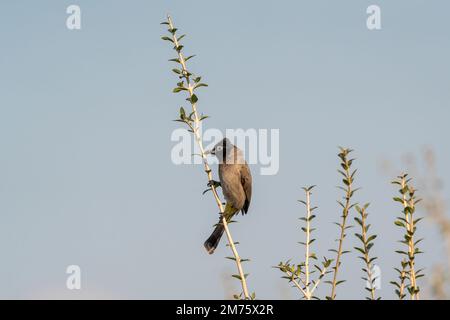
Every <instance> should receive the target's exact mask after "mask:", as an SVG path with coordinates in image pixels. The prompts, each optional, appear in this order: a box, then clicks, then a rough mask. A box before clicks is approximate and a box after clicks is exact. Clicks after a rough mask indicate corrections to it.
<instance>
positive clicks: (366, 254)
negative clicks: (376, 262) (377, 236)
mask: <svg viewBox="0 0 450 320" xmlns="http://www.w3.org/2000/svg"><path fill="white" fill-rule="evenodd" d="M361 210H362V211H361V222H362V223H361V229H362V232H361V235H362V240H363V241H362V242H363V243H364V261H365V263H366V270H367V281H369V284H370V298H371V299H372V300H375V288H374V286H373V280H374V279H373V276H372V263H371V262H370V257H369V248H368V242H367V225H366V218H367V214H366V210H365V209H364V208H362V209H361Z"/></svg>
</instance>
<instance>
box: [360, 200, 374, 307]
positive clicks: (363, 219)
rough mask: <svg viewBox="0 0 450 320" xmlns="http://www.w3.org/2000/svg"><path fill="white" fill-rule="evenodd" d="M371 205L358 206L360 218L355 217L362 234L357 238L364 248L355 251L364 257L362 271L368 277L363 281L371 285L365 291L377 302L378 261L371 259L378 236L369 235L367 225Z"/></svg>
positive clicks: (368, 225)
mask: <svg viewBox="0 0 450 320" xmlns="http://www.w3.org/2000/svg"><path fill="white" fill-rule="evenodd" d="M368 207H369V204H368V203H367V204H365V205H364V206H363V207H362V208H361V207H359V206H356V207H355V208H356V211H357V212H358V213H359V217H355V221H356V222H357V223H358V225H359V226H360V227H361V233H355V236H356V237H357V238H358V239H359V240H360V241H361V243H362V247H355V250H357V251H359V252H360V253H361V254H362V256H360V257H359V258H361V259H362V260H363V261H364V264H365V266H364V268H363V269H362V270H363V271H364V272H365V273H366V276H367V278H366V277H363V278H362V279H363V280H364V281H366V282H368V283H369V287H366V288H365V289H366V290H367V291H369V292H370V297H368V298H367V299H369V300H376V296H375V281H376V280H377V278H376V276H375V275H374V274H373V262H374V261H375V260H376V259H377V257H372V258H371V257H370V254H369V252H370V249H371V248H372V247H373V241H374V240H375V238H376V237H377V236H376V235H369V234H368V232H369V228H370V224H367V216H368V215H369V214H368V213H367V208H368Z"/></svg>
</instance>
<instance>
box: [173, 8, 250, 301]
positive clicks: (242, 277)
mask: <svg viewBox="0 0 450 320" xmlns="http://www.w3.org/2000/svg"><path fill="white" fill-rule="evenodd" d="M167 20H168V23H169V28H170V29H172V30H173V29H174V26H173V22H172V19H171V17H170V16H167ZM172 40H173V43H174V45H175V47H178V46H179V43H178V39H177V37H176V35H175V34H172ZM177 52H178V59H179V61H180V64H181V66H182V73H183V75H184V78H185V79H186V85H187V90H188V92H189V97H190V98H192V97H193V96H194V86H192V84H191V81H190V76H189V72H188V70H187V67H186V60H185V58H184V56H183V54H182V53H181V50H179V51H177ZM191 106H192V112H193V115H194V121H193V122H194V126H193V127H191V129H192V131H193V133H194V137H195V140H196V142H197V145H198V147H199V149H200V154H201V157H202V160H203V165H204V170H205V173H206V174H207V176H208V181H209V182H212V181H213V176H212V171H211V168H210V166H209V164H208V161H207V157H206V152H205V149H204V147H203V140H202V137H201V136H200V132H199V131H200V130H199V128H200V116H199V114H198V111H197V105H196V103H195V102H192V99H191ZM211 191H212V193H213V195H214V199H215V200H216V203H217V206H218V207H219V210H220V214H221V215H223V213H224V207H223V205H222V201H221V200H220V197H219V194H218V193H217V189H216V187H215V185H214V183H211ZM221 220H222V224H223V227H224V230H225V234H226V236H227V240H228V244H229V246H230V248H231V251H232V252H233V256H234V260H235V262H236V267H237V269H238V272H239V277H240V281H241V286H242V292H243V293H244V297H245V299H250V295H249V292H248V288H247V281H246V279H245V273H244V270H243V268H242V259H241V258H240V256H239V253H238V251H237V250H236V246H235V242H234V241H233V237H232V236H231V232H230V229H229V228H228V223H227V221H226V219H221Z"/></svg>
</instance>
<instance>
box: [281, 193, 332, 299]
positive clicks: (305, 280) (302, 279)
mask: <svg viewBox="0 0 450 320" xmlns="http://www.w3.org/2000/svg"><path fill="white" fill-rule="evenodd" d="M313 188H314V186H311V187H308V188H303V190H304V191H305V194H306V201H303V200H299V202H301V203H303V204H304V205H305V207H306V217H302V218H300V220H303V221H305V227H302V231H303V232H304V233H305V237H306V242H300V244H302V245H304V246H305V262H303V263H300V264H298V265H295V264H291V263H290V261H287V262H284V263H283V262H280V263H279V264H278V266H276V267H275V268H277V269H279V270H280V271H281V272H283V273H284V274H286V275H285V276H283V278H284V279H288V280H289V282H292V283H293V284H294V286H295V287H297V288H298V289H299V290H300V292H301V293H302V295H303V298H304V299H306V300H311V299H312V298H314V295H313V294H314V291H315V290H316V289H317V287H318V285H319V283H320V281H321V280H322V278H323V277H324V276H325V275H326V274H327V273H328V272H329V271H328V268H329V266H330V264H331V262H332V261H333V260H329V259H327V258H325V257H324V258H323V259H324V260H323V261H322V267H319V266H318V265H314V268H315V269H317V270H318V272H319V276H318V278H317V279H316V280H315V281H314V280H311V275H312V273H314V271H311V270H310V269H311V266H310V264H311V263H310V262H311V259H314V260H317V257H316V255H315V254H314V253H313V252H312V251H311V244H312V243H313V242H314V241H315V239H313V238H311V234H312V232H313V231H314V230H315V229H313V228H311V221H312V220H313V219H314V218H315V215H313V214H312V213H313V211H314V210H315V209H317V207H311V190H312V189H313ZM303 269H304V270H303Z"/></svg>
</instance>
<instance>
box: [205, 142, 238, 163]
mask: <svg viewBox="0 0 450 320" xmlns="http://www.w3.org/2000/svg"><path fill="white" fill-rule="evenodd" d="M233 147H234V146H233V144H232V143H231V142H230V140H228V139H227V138H224V139H222V140H221V141H220V142H219V143H218V144H216V145H215V146H214V148H212V149H211V151H209V152H207V153H209V154H212V155H214V156H216V158H217V159H219V161H221V162H223V161H224V160H225V159H226V158H227V156H229V155H230V152H232V151H233Z"/></svg>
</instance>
